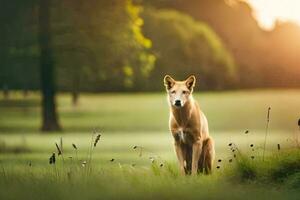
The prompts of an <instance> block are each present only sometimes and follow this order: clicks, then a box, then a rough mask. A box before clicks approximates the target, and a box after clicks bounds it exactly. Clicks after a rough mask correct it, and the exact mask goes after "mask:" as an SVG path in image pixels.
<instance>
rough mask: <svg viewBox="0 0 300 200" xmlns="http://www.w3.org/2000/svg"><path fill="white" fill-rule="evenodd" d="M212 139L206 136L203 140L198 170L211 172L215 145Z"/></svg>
mask: <svg viewBox="0 0 300 200" xmlns="http://www.w3.org/2000/svg"><path fill="white" fill-rule="evenodd" d="M214 146H215V145H214V141H213V139H212V138H211V137H208V138H207V139H205V140H204V141H203V146H202V152H201V155H200V159H199V164H198V166H199V169H198V170H199V171H200V172H203V170H204V171H205V173H206V174H210V173H211V172H212V168H213V163H214V159H215V147H214Z"/></svg>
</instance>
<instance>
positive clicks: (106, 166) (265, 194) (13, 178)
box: [0, 90, 300, 199]
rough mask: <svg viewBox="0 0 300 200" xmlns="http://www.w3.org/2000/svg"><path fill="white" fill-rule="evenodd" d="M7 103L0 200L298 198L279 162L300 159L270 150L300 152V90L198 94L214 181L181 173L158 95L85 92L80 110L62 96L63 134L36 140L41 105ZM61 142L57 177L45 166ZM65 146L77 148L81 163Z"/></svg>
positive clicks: (293, 180)
mask: <svg viewBox="0 0 300 200" xmlns="http://www.w3.org/2000/svg"><path fill="white" fill-rule="evenodd" d="M12 96H13V98H12V99H10V100H3V99H1V96H0V199H21V198H22V199H23V198H25V199H41V197H43V199H83V198H85V199H100V198H101V199H119V198H120V197H122V198H124V199H155V198H157V199H183V198H185V197H186V198H187V199H201V198H203V199H221V198H222V199H240V198H241V197H243V198H244V199H253V198H256V199H266V198H272V199H288V198H290V199H297V195H299V192H298V191H297V190H294V188H298V189H299V187H298V183H299V177H300V176H299V173H298V171H296V172H295V173H294V172H293V174H292V175H291V176H289V178H286V177H285V176H284V175H285V174H287V172H286V171H285V170H284V169H286V168H288V167H287V165H285V164H284V162H283V161H284V160H291V163H294V162H293V161H294V160H297V159H298V160H299V157H300V156H298V157H297V155H296V154H293V156H289V157H288V156H286V154H283V153H280V152H278V151H277V144H280V145H281V152H285V151H287V152H288V151H289V149H293V148H295V147H296V146H297V143H296V138H297V137H298V136H299V134H300V132H299V130H298V127H297V120H298V118H299V117H300V116H299V114H300V113H299V110H300V101H299V99H300V91H299V90H254V91H236V92H222V93H200V94H196V95H195V97H196V99H197V100H198V101H199V102H200V105H201V107H202V109H203V110H204V112H205V113H206V115H207V117H208V120H209V125H210V134H211V136H212V137H213V138H214V139H215V143H216V159H221V160H222V162H221V163H216V165H219V166H220V167H221V168H220V169H216V168H215V169H214V173H213V175H212V176H200V177H181V176H179V175H178V170H177V164H176V156H175V153H174V150H173V145H172V138H171V135H170V133H169V131H168V107H167V102H166V97H165V94H163V93H162V94H158V93H157V94H102V95H92V94H84V95H82V96H81V97H80V101H79V105H78V106H77V107H73V106H72V105H71V103H70V102H71V99H70V96H69V95H66V94H61V95H59V97H58V105H59V107H58V108H59V114H60V121H61V124H62V126H63V129H64V131H63V132H61V133H59V132H56V133H51V134H44V133H41V132H39V127H40V118H39V116H40V108H39V101H40V97H39V96H38V95H37V94H36V93H33V94H31V95H30V96H29V98H27V99H23V98H22V96H21V95H20V94H19V93H15V94H13V95H12ZM269 106H271V108H272V110H271V121H270V128H269V135H268V141H267V154H266V155H267V158H268V159H269V160H271V161H269V160H268V159H267V161H265V162H262V161H261V155H262V147H263V141H264V133H265V130H264V129H265V124H266V119H265V118H266V114H267V113H266V112H267V108H268V107H269ZM95 127H99V129H100V130H101V134H102V136H101V140H100V142H99V144H98V146H97V147H96V148H95V150H94V152H93V161H92V169H93V170H92V173H91V174H90V175H89V176H87V175H86V170H85V168H83V167H82V166H81V163H82V162H83V161H84V160H88V155H87V154H88V149H89V145H90V141H91V135H92V130H93V128H95ZM245 130H249V133H248V134H245ZM60 137H62V138H63V143H64V159H65V164H64V165H63V164H62V161H61V158H58V160H57V166H56V168H57V169H56V173H59V175H56V173H55V170H54V166H51V165H49V164H48V160H49V157H50V156H51V154H52V152H53V151H56V148H55V145H54V143H55V142H59V139H60ZM72 143H75V144H76V145H77V146H78V160H77V157H76V153H75V150H74V149H73V148H72ZM229 143H235V144H236V145H237V146H238V148H239V150H240V151H241V153H242V155H243V157H245V160H243V162H238V160H236V159H235V158H233V154H234V153H233V152H232V151H231V149H230V147H229V146H228V144H229ZM250 144H253V145H254V148H251V147H250ZM135 145H137V146H140V147H143V151H142V156H139V154H140V151H139V148H138V149H136V150H134V149H133V146H135ZM252 149H254V151H253V150H252ZM294 155H296V156H294ZM150 156H153V157H155V159H156V163H157V166H154V167H153V165H152V163H151V161H150V160H149V157H150ZM251 156H255V159H254V160H252V159H251V158H250V157H251ZM69 157H72V159H71V158H69ZM112 158H113V159H114V162H111V161H110V160H111V159H112ZM274 158H275V159H274ZM277 158H281V159H277ZM286 158H289V159H286ZM230 159H233V162H229V160H230ZM276 159H277V160H276ZM29 163H31V166H29ZM162 163H163V164H164V165H163V167H159V165H160V164H162ZM240 164H241V165H240ZM132 165H134V167H133V166H132ZM268 166H269V168H268ZM272 166H278V167H272ZM288 166H290V165H289V164H288ZM292 166H294V164H292ZM295 166H296V167H297V166H298V164H295ZM280 167H281V168H283V169H281V168H280ZM293 169H294V168H292V171H293ZM247 170H248V171H247ZM251 170H252V171H251ZM276 170H277V173H281V172H282V173H283V177H284V180H283V181H282V182H280V181H277V180H274V179H272V178H270V177H272V173H273V172H274V174H276V173H275V172H276ZM245 171H246V172H249V173H254V174H255V178H253V179H251V176H250V178H249V177H248V178H247V176H244V175H245ZM294 171H295V170H294ZM70 172H71V174H70ZM269 172H270V173H269ZM68 174H69V175H68ZM246 175H247V173H246ZM275 176H277V175H275ZM278 176H281V175H278ZM68 177H69V178H68ZM245 177H246V178H245ZM268 182H269V183H270V182H274V184H267V183H268ZM280 184H284V185H285V186H286V187H281V186H280ZM289 186H290V187H289ZM45 191H47V192H45Z"/></svg>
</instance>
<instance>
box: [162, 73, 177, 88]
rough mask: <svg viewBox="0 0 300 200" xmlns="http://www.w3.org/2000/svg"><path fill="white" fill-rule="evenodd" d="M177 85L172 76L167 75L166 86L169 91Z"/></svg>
mask: <svg viewBox="0 0 300 200" xmlns="http://www.w3.org/2000/svg"><path fill="white" fill-rule="evenodd" d="M174 84H175V80H174V79H173V78H172V77H171V76H170V75H165V77H164V85H165V86H166V88H167V90H169V89H171V88H172V87H173V86H174Z"/></svg>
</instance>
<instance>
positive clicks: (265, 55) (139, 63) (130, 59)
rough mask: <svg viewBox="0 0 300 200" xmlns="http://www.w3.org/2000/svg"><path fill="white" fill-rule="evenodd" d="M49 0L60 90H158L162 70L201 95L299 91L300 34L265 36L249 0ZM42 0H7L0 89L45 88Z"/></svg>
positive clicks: (285, 27) (285, 26)
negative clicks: (190, 81)
mask: <svg viewBox="0 0 300 200" xmlns="http://www.w3.org/2000/svg"><path fill="white" fill-rule="evenodd" d="M230 2H231V3H230V4H229V3H226V2H225V1H223V0H151V1H141V0H140V1H130V0H109V1H106V0H91V1H86V0H76V1H74V0H73V1H71V0H52V4H51V5H52V6H51V13H52V18H51V26H52V29H51V30H52V33H51V34H52V37H53V52H54V58H55V70H56V85H57V87H58V89H59V90H60V91H70V92H73V93H74V94H76V93H78V92H80V91H91V92H100V91H155V90H161V89H162V85H161V84H162V81H161V80H162V78H163V76H164V75H165V74H166V73H169V74H171V75H174V76H176V77H178V78H185V77H186V76H187V75H189V74H195V75H196V76H197V77H198V78H199V81H198V82H197V84H198V87H199V88H202V89H235V88H254V87H255V88H257V87H299V85H300V78H299V77H300V67H299V66H300V59H299V56H298V54H299V52H300V40H299V39H298V38H299V37H300V28H299V27H298V26H297V25H295V24H291V23H278V24H277V25H276V27H275V29H274V30H272V31H263V30H261V29H260V27H259V26H258V24H257V22H256V21H255V19H254V18H253V16H252V14H251V12H252V11H251V8H250V7H249V6H248V5H247V4H246V3H244V2H240V1H230ZM37 19H38V16H37V0H28V1H26V2H25V1H21V0H2V1H1V6H0V22H1V25H0V26H1V29H0V45H1V48H0V87H1V88H3V89H22V90H36V89H39V88H40V77H39V74H40V73H39V60H38V58H39V54H40V52H39V48H38V38H37V34H38V33H37V31H38V30H37V24H38V21H37Z"/></svg>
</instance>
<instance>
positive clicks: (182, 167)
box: [175, 141, 185, 175]
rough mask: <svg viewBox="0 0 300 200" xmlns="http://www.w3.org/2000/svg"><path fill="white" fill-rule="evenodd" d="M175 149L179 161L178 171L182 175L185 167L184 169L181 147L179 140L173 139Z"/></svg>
mask: <svg viewBox="0 0 300 200" xmlns="http://www.w3.org/2000/svg"><path fill="white" fill-rule="evenodd" d="M175 151H176V155H177V158H178V162H179V169H180V173H181V174H183V175H184V174H185V169H184V157H183V149H182V147H181V144H180V142H179V141H175Z"/></svg>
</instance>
